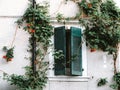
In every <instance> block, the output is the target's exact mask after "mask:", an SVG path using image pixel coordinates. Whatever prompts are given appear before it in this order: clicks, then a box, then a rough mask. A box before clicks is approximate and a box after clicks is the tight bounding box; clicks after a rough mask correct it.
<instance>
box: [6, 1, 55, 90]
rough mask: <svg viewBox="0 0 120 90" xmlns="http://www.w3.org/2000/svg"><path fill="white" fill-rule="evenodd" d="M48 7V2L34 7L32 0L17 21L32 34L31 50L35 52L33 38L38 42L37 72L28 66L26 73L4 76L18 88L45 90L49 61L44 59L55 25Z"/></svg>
mask: <svg viewBox="0 0 120 90" xmlns="http://www.w3.org/2000/svg"><path fill="white" fill-rule="evenodd" d="M47 8H48V4H47V3H44V4H43V3H42V5H40V4H35V6H34V7H33V5H32V2H30V4H29V7H28V8H27V9H26V11H25V13H24V15H23V17H21V18H20V19H19V20H18V21H17V22H16V23H17V24H18V26H19V27H23V29H24V30H25V31H27V32H28V33H29V34H30V35H31V37H30V38H29V42H30V45H29V50H28V51H29V52H31V53H34V52H32V51H33V50H32V49H33V48H32V45H33V40H34V41H35V42H36V45H35V49H36V50H35V54H36V60H35V62H34V63H35V65H36V70H35V72H34V71H33V69H32V68H31V67H26V68H25V69H26V73H25V75H16V74H12V75H8V74H7V75H5V76H4V79H5V80H7V81H8V82H10V84H11V85H16V86H17V88H18V89H17V90H43V87H44V86H45V85H46V83H47V70H48V67H49V63H48V62H45V61H44V59H45V57H46V55H47V54H48V51H47V50H48V47H49V46H51V44H50V43H51V40H50V37H51V36H52V35H53V31H52V28H53V27H52V26H51V25H50V17H49V15H48V11H47ZM33 37H34V38H33ZM30 60H31V61H32V57H30Z"/></svg>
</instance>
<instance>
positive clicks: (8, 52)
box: [3, 46, 14, 62]
mask: <svg viewBox="0 0 120 90" xmlns="http://www.w3.org/2000/svg"><path fill="white" fill-rule="evenodd" d="M3 51H4V52H6V55H4V56H3V58H4V59H6V61H7V62H9V61H12V59H13V58H14V55H13V54H14V53H13V51H14V47H12V48H9V49H8V48H7V47H6V46H5V47H3Z"/></svg>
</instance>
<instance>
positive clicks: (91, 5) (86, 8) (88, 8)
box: [78, 0, 100, 16]
mask: <svg viewBox="0 0 120 90" xmlns="http://www.w3.org/2000/svg"><path fill="white" fill-rule="evenodd" d="M99 3H100V1H99V0H98V1H97V0H96V1H94V0H93V1H91V2H88V1H87V0H82V1H81V2H78V6H79V8H80V10H82V11H83V12H81V14H83V13H84V14H86V15H87V16H92V15H96V14H97V10H98V9H97V8H98V4H99Z"/></svg>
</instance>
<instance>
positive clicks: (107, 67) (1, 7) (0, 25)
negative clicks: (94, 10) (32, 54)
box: [0, 0, 120, 90]
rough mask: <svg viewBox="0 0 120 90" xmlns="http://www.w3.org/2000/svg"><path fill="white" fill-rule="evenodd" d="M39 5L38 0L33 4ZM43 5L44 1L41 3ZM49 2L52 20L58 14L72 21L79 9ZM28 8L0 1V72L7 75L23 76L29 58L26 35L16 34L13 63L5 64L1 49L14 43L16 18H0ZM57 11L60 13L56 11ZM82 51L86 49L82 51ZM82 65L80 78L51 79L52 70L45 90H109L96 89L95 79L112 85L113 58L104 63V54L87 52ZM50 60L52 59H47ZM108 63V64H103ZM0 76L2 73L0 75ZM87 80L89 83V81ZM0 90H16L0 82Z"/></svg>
mask: <svg viewBox="0 0 120 90" xmlns="http://www.w3.org/2000/svg"><path fill="white" fill-rule="evenodd" d="M36 1H37V2H41V0H36ZM42 1H43V0H42ZM48 1H50V12H49V13H50V15H51V17H55V15H56V14H57V13H58V12H59V13H62V14H64V16H66V17H73V16H75V15H76V13H77V11H78V8H77V5H76V4H75V3H74V2H72V1H69V2H68V3H67V4H65V3H64V2H63V1H64V0H48ZM115 1H116V2H117V5H118V6H119V5H120V2H119V0H115ZM27 5H28V1H27V0H12V1H9V0H0V31H1V32H0V70H2V71H5V72H6V73H9V74H12V73H15V74H24V69H23V67H24V66H26V65H29V64H30V63H29V61H28V60H26V59H25V58H24V57H26V56H27V57H28V56H29V53H28V52H27V51H26V50H27V47H28V44H29V42H28V37H29V35H28V33H27V32H24V31H22V30H21V29H18V30H17V35H16V39H15V42H14V45H15V51H14V59H13V61H12V62H6V61H5V60H4V59H3V58H2V56H3V55H4V52H3V51H2V47H3V46H10V45H11V42H12V40H13V35H14V33H15V30H16V25H15V23H14V22H15V21H16V20H17V19H18V18H13V17H2V16H21V15H22V14H23V13H24V11H25V9H26V7H27ZM58 9H59V10H58ZM53 25H54V26H59V25H60V24H57V23H56V24H53ZM66 26H68V27H70V26H77V27H79V25H78V24H77V25H75V24H74V25H73V24H66ZM84 50H85V48H84ZM85 52H86V55H85V58H87V61H84V65H83V66H84V67H85V73H84V76H83V77H64V76H63V77H55V76H54V75H53V70H50V72H49V77H50V79H49V81H48V84H47V87H46V88H45V90H112V89H110V88H109V85H110V83H108V85H107V86H103V87H100V88H98V87H97V86H96V83H97V79H99V78H101V77H107V78H108V80H109V81H110V82H111V81H112V75H113V60H112V57H111V56H109V55H106V59H107V60H106V61H105V60H103V57H104V55H105V54H104V53H103V52H101V51H96V52H92V53H91V52H90V50H89V49H87V51H85ZM50 59H52V57H50ZM106 62H107V63H106ZM0 76H2V72H1V71H0ZM88 78H90V79H88ZM0 90H15V89H14V87H13V86H10V85H9V84H8V83H7V82H5V81H3V80H2V78H0Z"/></svg>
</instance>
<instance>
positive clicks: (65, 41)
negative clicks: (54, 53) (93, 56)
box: [54, 26, 82, 76]
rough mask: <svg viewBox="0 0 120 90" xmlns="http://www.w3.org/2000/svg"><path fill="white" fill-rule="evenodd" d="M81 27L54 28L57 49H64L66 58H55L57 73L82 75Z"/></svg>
mask: <svg viewBox="0 0 120 90" xmlns="http://www.w3.org/2000/svg"><path fill="white" fill-rule="evenodd" d="M81 46H82V45H81V29H80V28H76V27H71V28H70V29H69V30H65V26H62V27H57V28H55V29H54V47H55V50H62V51H63V54H64V58H63V59H61V60H55V75H79V76H81V75H82V47H81Z"/></svg>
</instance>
